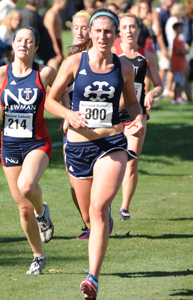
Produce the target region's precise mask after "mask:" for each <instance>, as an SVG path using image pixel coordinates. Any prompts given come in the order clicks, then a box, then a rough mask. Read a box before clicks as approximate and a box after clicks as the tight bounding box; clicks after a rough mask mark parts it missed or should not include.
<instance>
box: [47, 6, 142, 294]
mask: <svg viewBox="0 0 193 300" xmlns="http://www.w3.org/2000/svg"><path fill="white" fill-rule="evenodd" d="M118 26H119V20H118V17H117V15H116V14H115V13H113V12H111V11H110V10H108V9H104V8H103V9H102V8H101V9H98V10H97V11H95V12H94V13H93V15H92V17H91V19H90V30H89V32H90V37H91V40H89V41H88V43H90V49H89V50H88V51H83V52H81V53H77V54H74V55H72V56H70V57H68V58H67V59H66V60H65V61H64V62H63V63H62V65H61V67H60V70H59V73H58V75H57V77H56V80H55V81H54V84H53V86H52V88H51V90H50V93H49V95H48V99H47V101H46V109H47V110H48V111H50V112H52V113H53V114H55V115H57V116H59V117H62V118H65V119H67V120H68V121H69V123H70V127H69V129H68V136H67V145H66V165H67V168H68V171H69V173H70V175H71V177H72V180H73V186H74V189H75V193H76V196H77V199H78V203H79V206H80V210H81V213H82V216H83V218H84V221H85V223H86V224H87V226H88V227H89V228H90V229H91V231H90V237H89V250H88V251H89V271H88V277H87V278H86V279H85V280H83V281H82V283H81V291H82V292H83V293H84V294H85V299H96V296H97V291H98V276H99V271H100V268H101V265H102V262H103V259H104V256H105V253H106V249H107V244H108V238H109V220H108V207H109V205H110V204H111V202H112V200H113V199H114V197H115V195H116V193H117V192H118V189H119V187H120V185H121V182H122V179H123V176H124V172H125V167H126V163H127V160H128V159H133V158H135V157H136V156H135V153H133V152H132V153H130V152H129V151H128V150H127V139H126V137H125V136H124V134H123V125H122V123H121V119H120V117H119V98H120V95H121V92H122V91H123V93H124V96H125V106H126V108H128V111H129V113H130V114H131V115H132V118H133V119H134V121H133V122H132V124H131V125H130V127H132V129H133V132H132V134H133V135H135V136H139V135H142V134H143V132H144V129H143V125H142V110H141V107H140V105H139V103H138V102H137V99H136V96H135V89H134V73H133V66H132V64H131V63H129V62H127V61H126V62H125V61H122V59H119V58H118V57H117V56H116V55H115V54H112V52H111V47H112V45H113V42H114V40H115V37H116V34H117V29H118ZM91 41H92V43H91ZM73 81H74V91H73V100H72V107H71V111H70V110H68V109H66V108H65V107H61V105H60V104H59V103H58V101H59V100H60V98H61V95H62V94H63V92H64V91H65V89H66V87H67V86H68V85H69V84H70V83H72V82H73ZM59 107H60V114H58V111H59V110H58V108H59ZM88 210H89V213H90V223H89V220H87V219H86V217H85V216H87V211H88Z"/></svg>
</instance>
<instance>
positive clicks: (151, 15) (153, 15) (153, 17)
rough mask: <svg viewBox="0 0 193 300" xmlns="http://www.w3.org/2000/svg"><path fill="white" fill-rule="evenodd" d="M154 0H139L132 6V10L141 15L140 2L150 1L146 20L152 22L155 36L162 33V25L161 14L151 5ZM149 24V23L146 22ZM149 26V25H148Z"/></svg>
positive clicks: (133, 12)
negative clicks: (160, 21) (160, 24)
mask: <svg viewBox="0 0 193 300" xmlns="http://www.w3.org/2000/svg"><path fill="white" fill-rule="evenodd" d="M152 1H153V0H146V1H143V0H142V1H141V0H138V1H137V2H136V4H135V5H134V6H132V7H131V9H130V12H131V13H132V14H134V15H136V16H139V4H140V2H148V3H149V8H150V10H149V12H147V15H146V18H145V19H146V22H148V23H149V24H151V26H152V28H153V31H154V34H155V36H158V35H159V34H160V26H159V14H158V12H157V11H156V10H155V8H153V7H151V3H152ZM145 25H146V26H147V23H146V24H145ZM147 27H148V26H147Z"/></svg>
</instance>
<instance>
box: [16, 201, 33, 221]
mask: <svg viewBox="0 0 193 300" xmlns="http://www.w3.org/2000/svg"><path fill="white" fill-rule="evenodd" d="M18 208H19V213H20V218H21V219H23V220H27V221H28V220H30V219H31V217H34V209H33V206H32V205H31V204H27V203H26V204H22V205H19V206H18Z"/></svg>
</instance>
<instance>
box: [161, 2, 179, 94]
mask: <svg viewBox="0 0 193 300" xmlns="http://www.w3.org/2000/svg"><path fill="white" fill-rule="evenodd" d="M174 2H175V1H173V0H160V5H161V9H160V11H159V21H160V28H161V31H162V35H161V37H160V38H159V39H158V43H159V45H158V46H159V49H157V52H156V54H157V59H158V67H159V74H160V77H161V79H162V81H163V82H164V81H165V76H166V73H167V71H168V70H169V68H170V59H169V57H168V49H167V48H168V41H167V38H166V33H165V26H166V22H167V20H168V19H169V18H170V9H171V7H172V5H173V4H174ZM169 74H170V73H168V75H169ZM165 95H166V96H167V95H168V89H166V90H165ZM172 95H173V94H172Z"/></svg>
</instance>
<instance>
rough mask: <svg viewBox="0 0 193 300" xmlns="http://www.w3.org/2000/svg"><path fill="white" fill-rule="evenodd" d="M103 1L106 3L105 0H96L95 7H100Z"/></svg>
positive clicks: (103, 3)
mask: <svg viewBox="0 0 193 300" xmlns="http://www.w3.org/2000/svg"><path fill="white" fill-rule="evenodd" d="M105 3H106V0H96V3H95V5H96V8H100V7H102V6H104V5H105Z"/></svg>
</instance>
